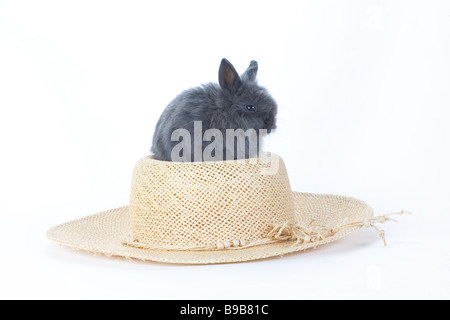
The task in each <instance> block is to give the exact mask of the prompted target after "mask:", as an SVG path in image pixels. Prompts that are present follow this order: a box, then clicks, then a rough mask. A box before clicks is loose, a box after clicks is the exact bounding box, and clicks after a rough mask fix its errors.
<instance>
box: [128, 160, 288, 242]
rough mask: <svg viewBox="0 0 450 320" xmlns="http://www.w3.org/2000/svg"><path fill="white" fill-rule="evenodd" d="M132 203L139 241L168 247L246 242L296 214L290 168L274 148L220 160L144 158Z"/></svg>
mask: <svg viewBox="0 0 450 320" xmlns="http://www.w3.org/2000/svg"><path fill="white" fill-rule="evenodd" d="M129 208H130V209H129V213H130V227H131V234H132V237H133V238H134V241H136V242H139V243H143V244H148V245H152V246H155V247H161V248H163V249H170V248H174V249H177V248H190V249H192V248H202V247H210V246H219V247H220V246H224V247H229V246H235V247H236V246H241V245H245V244H246V243H248V242H252V241H255V240H259V239H262V238H265V237H266V235H267V233H268V232H269V231H270V230H272V229H273V227H274V226H275V225H279V224H283V223H286V222H287V223H295V222H296V219H297V218H296V216H295V212H294V199H293V194H292V191H291V187H290V183H289V178H288V175H287V172H286V167H285V165H284V162H283V160H282V159H281V158H280V157H279V156H277V155H275V154H273V153H272V154H266V155H264V156H261V157H260V158H254V159H245V160H231V161H216V162H183V163H182V162H166V161H159V160H155V159H154V158H153V157H151V156H148V157H145V158H142V159H141V160H140V161H138V163H137V164H136V166H135V169H134V172H133V179H132V187H131V195H130V207H129Z"/></svg>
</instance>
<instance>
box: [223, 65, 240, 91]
mask: <svg viewBox="0 0 450 320" xmlns="http://www.w3.org/2000/svg"><path fill="white" fill-rule="evenodd" d="M219 84H220V86H221V87H222V88H223V89H227V90H230V91H234V90H236V89H237V88H239V87H240V85H241V78H240V77H239V75H238V73H237V72H236V70H235V69H234V67H233V65H232V64H231V63H230V61H228V60H227V59H225V58H224V59H222V62H221V63H220V68H219Z"/></svg>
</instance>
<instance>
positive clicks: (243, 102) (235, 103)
mask: <svg viewBox="0 0 450 320" xmlns="http://www.w3.org/2000/svg"><path fill="white" fill-rule="evenodd" d="M257 71H258V63H257V62H256V61H251V62H250V65H249V67H248V68H247V70H246V71H245V72H244V73H243V74H242V75H241V76H239V75H238V74H237V72H236V70H235V69H234V67H233V65H232V64H231V63H230V62H229V61H228V60H226V59H222V62H221V64H220V68H219V84H216V83H208V84H204V85H202V86H199V87H196V88H192V89H189V90H186V91H184V92H182V93H181V94H180V95H178V96H177V97H176V98H175V99H174V100H173V101H172V102H171V103H170V104H169V105H168V106H167V107H166V109H165V110H164V111H163V113H162V115H161V117H160V119H159V121H158V123H157V125H156V128H155V133H154V136H153V145H152V148H151V151H152V152H153V154H154V156H155V158H156V159H158V160H164V161H172V157H171V153H172V149H173V148H174V147H175V146H176V145H177V144H178V143H180V142H179V141H171V137H172V133H173V132H174V131H175V130H176V129H180V128H183V129H186V130H188V131H189V132H190V134H191V137H194V121H202V137H203V133H204V132H205V131H206V130H208V129H218V130H220V131H221V132H222V134H223V137H224V138H223V140H224V151H223V160H225V158H226V155H227V153H226V150H225V137H226V133H225V131H226V129H235V130H236V129H242V130H244V131H247V130H248V129H255V130H256V132H257V133H258V130H259V129H266V130H267V132H268V133H270V131H271V130H273V129H275V127H276V115H277V109H278V107H277V104H276V102H275V100H274V99H273V98H272V97H271V96H270V94H269V93H268V91H267V90H266V89H265V88H263V87H261V86H259V85H258V84H257V82H256V74H257ZM249 105H253V106H255V107H256V111H250V110H248V108H247V106H249ZM250 108H251V107H250ZM251 109H252V108H251ZM258 134H259V133H258ZM193 140H194V139H192V145H193V143H194V141H193ZM210 143H211V142H208V141H207V142H203V143H202V151H203V150H204V149H205V147H206V146H207V145H208V144H210ZM245 148H247V147H245ZM235 151H236V148H235ZM258 151H259V143H258ZM191 153H192V154H191V157H190V160H187V161H198V160H199V159H198V157H197V159H195V158H194V148H193V147H192V148H191ZM234 155H235V156H234V158H235V159H237V158H238V157H237V156H238V155H237V152H235V153H234ZM252 156H254V155H253V154H251V153H249V151H248V150H246V152H245V157H246V158H248V157H252ZM188 158H189V157H188Z"/></svg>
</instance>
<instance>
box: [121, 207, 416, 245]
mask: <svg viewBox="0 0 450 320" xmlns="http://www.w3.org/2000/svg"><path fill="white" fill-rule="evenodd" d="M404 213H407V214H411V213H410V212H408V211H403V210H402V211H399V212H393V213H388V214H384V215H379V216H373V217H370V218H367V219H363V220H359V221H355V222H351V223H343V224H342V225H340V226H337V227H334V228H329V227H326V226H320V225H316V224H315V223H314V221H311V222H310V224H309V225H308V226H301V225H298V224H292V223H289V222H288V221H286V222H285V223H284V224H279V225H276V226H274V227H273V229H272V230H271V231H270V232H269V233H268V234H267V236H266V237H265V238H261V239H256V240H252V241H248V240H245V239H232V240H225V241H217V243H216V245H209V246H174V245H157V244H150V243H142V242H139V240H138V239H136V238H135V237H133V236H132V235H131V234H130V235H128V236H127V237H125V238H124V239H122V244H123V245H126V246H130V247H134V248H139V249H151V250H167V251H191V250H205V251H208V250H233V249H234V250H235V249H243V248H248V247H254V246H259V245H264V244H269V243H274V242H282V241H292V242H293V244H292V245H293V246H295V245H303V244H309V243H310V244H312V246H314V244H315V243H319V242H320V241H323V240H326V239H327V238H331V237H333V236H334V235H335V234H337V233H338V232H341V231H344V230H347V231H354V230H356V229H359V228H361V227H366V228H374V229H375V230H377V234H378V236H379V237H380V238H381V239H382V240H383V242H384V245H386V239H385V237H384V235H385V234H384V231H383V230H381V229H379V228H378V227H377V226H376V224H377V223H384V222H387V221H395V222H397V221H396V220H394V219H392V218H390V216H391V215H402V214H404Z"/></svg>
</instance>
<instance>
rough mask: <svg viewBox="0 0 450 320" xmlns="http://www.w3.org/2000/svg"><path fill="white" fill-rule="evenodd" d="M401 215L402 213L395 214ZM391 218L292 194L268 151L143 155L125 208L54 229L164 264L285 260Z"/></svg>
mask: <svg viewBox="0 0 450 320" xmlns="http://www.w3.org/2000/svg"><path fill="white" fill-rule="evenodd" d="M399 213H403V211H402V212H399ZM387 220H391V218H390V217H389V215H383V216H377V217H374V216H373V210H372V208H371V207H370V206H368V205H367V204H366V203H365V202H363V201H360V200H357V199H354V198H351V197H345V196H338V195H321V194H311V193H299V192H292V191H291V187H290V183H289V178H288V175H287V172H286V168H285V165H284V162H283V160H282V159H281V158H280V157H278V156H277V155H274V154H266V155H264V156H261V157H260V158H255V159H246V160H232V161H217V162H184V163H182V162H165V161H158V160H155V159H154V158H153V157H152V156H148V157H145V158H143V159H141V160H140V161H139V162H138V163H137V164H136V167H135V169H134V172H133V178H132V186H131V195H130V204H129V206H124V207H121V208H117V209H112V210H108V211H105V212H101V213H97V214H94V215H91V216H88V217H85V218H82V219H79V220H75V221H71V222H67V223H64V224H61V225H58V226H54V227H52V228H51V229H50V230H49V231H48V232H47V236H48V238H50V239H51V240H54V241H56V242H58V243H60V244H63V245H67V246H69V247H72V248H75V249H82V250H87V251H89V252H92V253H101V254H105V255H108V256H122V257H126V258H136V259H141V260H151V261H159V262H167V263H189V264H208V263H226V262H239V261H248V260H256V259H262V258H268V257H272V256H279V255H284V254H288V253H292V252H296V251H300V250H305V249H308V248H311V247H317V246H320V245H323V244H326V243H330V242H332V241H336V240H338V239H341V238H343V237H345V236H347V235H349V234H350V233H352V232H354V231H355V230H357V229H359V228H361V227H363V226H365V227H374V228H376V229H377V230H378V231H379V235H380V236H381V237H382V238H383V239H384V235H383V232H382V231H381V230H379V229H378V228H377V227H376V226H375V224H376V223H378V222H384V221H387Z"/></svg>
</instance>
